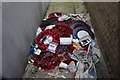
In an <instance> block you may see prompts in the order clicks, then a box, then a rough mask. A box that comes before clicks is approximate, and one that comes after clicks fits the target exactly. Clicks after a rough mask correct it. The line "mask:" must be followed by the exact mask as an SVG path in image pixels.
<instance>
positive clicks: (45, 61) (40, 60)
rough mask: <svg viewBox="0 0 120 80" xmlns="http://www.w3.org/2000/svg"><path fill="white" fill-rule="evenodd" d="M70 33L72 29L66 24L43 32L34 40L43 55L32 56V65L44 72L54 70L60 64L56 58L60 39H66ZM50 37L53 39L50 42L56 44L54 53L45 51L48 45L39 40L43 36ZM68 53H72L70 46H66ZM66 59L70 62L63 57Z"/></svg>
mask: <svg viewBox="0 0 120 80" xmlns="http://www.w3.org/2000/svg"><path fill="white" fill-rule="evenodd" d="M71 33H72V29H71V28H70V27H69V25H68V24H65V23H62V24H57V25H56V26H55V27H54V28H53V29H47V30H43V31H42V32H41V33H40V34H38V36H36V38H35V43H36V44H37V45H38V48H39V49H40V50H41V51H42V52H44V54H45V55H36V54H33V56H34V63H33V64H34V65H35V66H37V67H41V69H44V70H50V69H53V68H55V67H56V66H57V65H59V63H60V58H59V57H58V54H59V53H58V51H59V45H60V37H61V36H62V37H68V36H70V34H71ZM48 35H49V36H51V37H52V38H53V40H52V42H55V43H57V44H58V46H57V48H56V51H55V53H51V52H49V51H48V50H47V48H48V46H49V44H44V43H43V42H42V41H40V39H42V38H43V37H44V36H48ZM68 49H69V50H70V52H72V51H71V50H74V49H72V45H69V46H68ZM65 57H66V59H67V60H68V61H69V62H70V58H69V57H68V56H67V54H66V55H65Z"/></svg>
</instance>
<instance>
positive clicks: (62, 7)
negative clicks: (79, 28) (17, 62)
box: [24, 2, 109, 78]
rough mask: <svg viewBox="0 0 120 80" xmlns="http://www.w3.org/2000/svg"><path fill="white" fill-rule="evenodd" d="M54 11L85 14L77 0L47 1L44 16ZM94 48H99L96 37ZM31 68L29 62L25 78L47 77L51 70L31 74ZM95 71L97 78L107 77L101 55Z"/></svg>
mask: <svg viewBox="0 0 120 80" xmlns="http://www.w3.org/2000/svg"><path fill="white" fill-rule="evenodd" d="M55 11H59V12H62V13H63V14H68V13H75V14H81V13H82V14H85V13H86V12H87V11H86V9H85V7H84V4H83V3H81V2H79V3H78V2H69V3H66V2H64V3H63V2H59V3H57V2H51V3H49V7H48V10H47V12H46V15H45V17H46V16H47V15H48V14H50V13H51V12H55ZM88 17H89V16H88ZM86 23H87V24H88V25H90V26H92V24H91V22H90V20H89V21H87V22H86ZM96 48H98V49H99V46H98V44H97V39H96ZM101 55H102V54H101ZM33 68H34V66H31V64H28V68H27V70H26V74H25V75H24V77H25V78H26V77H31V78H33V77H36V78H46V76H47V78H48V77H49V76H48V75H47V73H49V72H51V71H43V72H39V73H34V75H33V74H32V73H31V70H32V69H33ZM54 70H57V69H54ZM54 70H53V71H54ZM53 71H52V72H53ZM96 71H97V78H109V74H108V71H107V67H106V64H105V62H104V59H103V57H102V56H101V58H100V61H99V62H98V63H97V64H96ZM66 72H67V71H66ZM70 75H71V78H72V77H73V76H74V74H69V76H70ZM66 77H67V76H66Z"/></svg>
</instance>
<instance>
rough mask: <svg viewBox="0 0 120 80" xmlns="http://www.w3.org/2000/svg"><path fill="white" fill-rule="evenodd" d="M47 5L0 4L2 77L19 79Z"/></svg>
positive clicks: (29, 3)
mask: <svg viewBox="0 0 120 80" xmlns="http://www.w3.org/2000/svg"><path fill="white" fill-rule="evenodd" d="M47 5H48V3H41V2H38V3H31V2H27V3H24V2H19V3H18V2H15V3H12V2H6V3H2V40H3V41H2V57H3V59H2V60H3V61H2V69H3V71H2V76H3V77H4V78H20V77H22V76H23V73H24V69H25V67H26V64H27V56H28V54H29V47H30V43H32V42H33V40H34V38H35V32H36V30H37V27H38V26H39V25H40V23H41V20H42V18H43V15H44V12H45V11H46V8H47Z"/></svg>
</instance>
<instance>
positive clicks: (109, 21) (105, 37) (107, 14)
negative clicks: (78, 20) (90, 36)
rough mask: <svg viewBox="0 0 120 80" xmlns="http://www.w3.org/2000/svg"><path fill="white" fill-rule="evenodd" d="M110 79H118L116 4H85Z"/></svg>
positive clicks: (119, 70) (119, 75)
mask: <svg viewBox="0 0 120 80" xmlns="http://www.w3.org/2000/svg"><path fill="white" fill-rule="evenodd" d="M85 6H86V8H87V10H88V11H89V13H90V16H91V22H92V25H93V27H94V30H95V35H96V37H97V39H98V44H99V46H100V49H101V51H102V53H103V57H104V59H105V62H106V65H107V68H108V72H109V74H110V77H112V78H116V77H120V68H119V66H120V65H119V52H118V36H119V35H118V3H113V2H111V3H95V2H94V3H85Z"/></svg>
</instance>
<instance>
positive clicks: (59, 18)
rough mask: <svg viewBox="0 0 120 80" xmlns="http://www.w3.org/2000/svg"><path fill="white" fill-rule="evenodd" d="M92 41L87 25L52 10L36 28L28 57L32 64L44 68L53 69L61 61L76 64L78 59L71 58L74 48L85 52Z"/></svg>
mask: <svg viewBox="0 0 120 80" xmlns="http://www.w3.org/2000/svg"><path fill="white" fill-rule="evenodd" d="M73 17H74V16H73ZM93 42H94V33H93V32H92V31H91V27H90V26H89V25H87V24H86V23H85V22H83V21H82V20H75V19H73V18H72V17H71V16H70V15H62V13H60V12H53V13H51V14H49V15H48V17H47V18H46V19H44V20H43V21H42V23H41V25H40V27H39V28H38V30H37V33H36V38H35V41H34V43H33V44H32V45H31V48H30V58H31V61H32V62H33V64H34V66H36V67H38V68H41V69H44V70H50V69H53V68H55V67H56V66H57V65H59V64H61V62H63V63H66V64H68V65H69V64H70V62H71V61H74V62H75V64H77V62H78V61H77V60H76V59H74V58H71V55H73V52H74V50H76V49H77V48H80V49H82V50H84V51H86V53H87V52H88V51H89V46H90V44H91V45H92V46H93V45H94V44H93Z"/></svg>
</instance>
